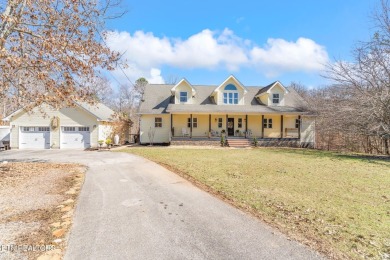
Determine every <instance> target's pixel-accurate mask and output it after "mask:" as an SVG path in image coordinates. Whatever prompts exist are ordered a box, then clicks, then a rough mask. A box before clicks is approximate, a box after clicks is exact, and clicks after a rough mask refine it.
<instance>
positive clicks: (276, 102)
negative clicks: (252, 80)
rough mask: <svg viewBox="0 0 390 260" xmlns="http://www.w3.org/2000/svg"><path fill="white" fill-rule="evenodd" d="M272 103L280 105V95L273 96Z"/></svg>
mask: <svg viewBox="0 0 390 260" xmlns="http://www.w3.org/2000/svg"><path fill="white" fill-rule="evenodd" d="M272 103H273V104H279V94H272Z"/></svg>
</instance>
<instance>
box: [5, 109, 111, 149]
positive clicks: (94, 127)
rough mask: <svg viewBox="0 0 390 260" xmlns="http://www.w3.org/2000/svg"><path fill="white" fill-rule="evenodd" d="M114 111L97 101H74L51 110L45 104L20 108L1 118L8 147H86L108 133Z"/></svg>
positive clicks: (103, 137)
mask: <svg viewBox="0 0 390 260" xmlns="http://www.w3.org/2000/svg"><path fill="white" fill-rule="evenodd" d="M114 114H115V113H114V111H113V110H111V109H110V108H108V107H107V106H105V105H103V104H101V103H99V104H97V105H94V106H92V105H90V104H87V103H75V106H74V107H66V108H61V109H59V110H58V109H55V108H53V107H51V106H49V105H47V104H42V105H41V106H39V107H36V108H34V109H32V111H29V112H28V111H26V110H24V109H20V110H18V111H16V112H14V113H12V114H11V115H9V116H7V117H6V118H4V119H3V120H4V121H9V123H10V129H11V130H10V146H11V148H19V149H50V148H57V149H58V148H59V149H86V148H90V147H97V146H98V140H105V139H106V138H108V137H109V136H111V134H112V129H113V127H112V125H113V123H114Z"/></svg>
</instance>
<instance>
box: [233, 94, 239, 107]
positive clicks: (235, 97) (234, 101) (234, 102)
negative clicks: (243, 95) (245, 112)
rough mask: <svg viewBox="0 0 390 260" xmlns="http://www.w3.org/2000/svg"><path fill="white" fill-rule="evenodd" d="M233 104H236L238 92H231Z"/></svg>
mask: <svg viewBox="0 0 390 260" xmlns="http://www.w3.org/2000/svg"><path fill="white" fill-rule="evenodd" d="M233 104H235V105H237V104H238V93H233Z"/></svg>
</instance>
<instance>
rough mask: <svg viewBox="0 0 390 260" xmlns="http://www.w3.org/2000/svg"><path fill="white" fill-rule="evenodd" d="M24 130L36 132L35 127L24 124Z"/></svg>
mask: <svg viewBox="0 0 390 260" xmlns="http://www.w3.org/2000/svg"><path fill="white" fill-rule="evenodd" d="M22 131H23V132H35V127H31V126H24V127H23V128H22Z"/></svg>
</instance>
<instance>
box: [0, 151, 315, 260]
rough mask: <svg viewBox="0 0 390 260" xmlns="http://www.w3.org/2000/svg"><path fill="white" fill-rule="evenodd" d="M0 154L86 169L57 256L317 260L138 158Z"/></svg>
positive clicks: (97, 154)
mask: <svg viewBox="0 0 390 260" xmlns="http://www.w3.org/2000/svg"><path fill="white" fill-rule="evenodd" d="M2 160H29V161H55V162H77V163H81V164H85V165H87V166H88V167H89V170H88V172H87V174H86V179H85V183H84V186H83V188H82V191H81V194H80V199H79V202H78V205H77V209H76V213H75V219H74V225H73V228H72V231H71V234H70V239H69V244H68V249H67V252H66V255H65V259H115V260H120V259H319V258H321V256H320V255H318V254H317V253H316V252H314V251H312V250H310V249H308V248H307V247H305V246H303V245H301V244H299V243H297V242H295V241H290V240H288V239H287V238H286V237H285V236H284V235H282V234H280V233H279V232H277V231H275V230H273V229H272V228H270V227H269V226H267V225H266V224H264V223H262V222H261V221H259V220H257V219H255V218H253V217H252V216H249V215H248V214H246V213H243V212H241V211H240V210H237V209H235V208H234V207H232V206H230V205H228V204H226V203H224V202H223V201H221V200H219V199H217V198H215V197H213V196H211V195H209V194H208V193H207V192H204V191H202V190H200V189H198V188H197V187H195V186H193V185H192V184H191V183H189V182H188V181H186V180H184V179H183V178H181V177H179V176H177V175H176V174H174V173H172V172H170V171H168V170H166V169H165V168H163V167H161V166H159V165H157V164H155V163H153V162H151V161H149V160H146V159H144V158H141V157H137V156H133V155H130V154H125V153H114V152H108V151H104V152H96V151H95V152H85V151H71V150H44V151H22V150H20V151H19V150H11V151H4V152H0V161H2Z"/></svg>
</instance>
